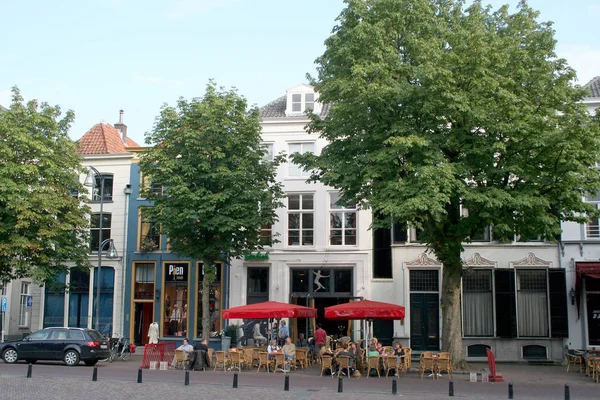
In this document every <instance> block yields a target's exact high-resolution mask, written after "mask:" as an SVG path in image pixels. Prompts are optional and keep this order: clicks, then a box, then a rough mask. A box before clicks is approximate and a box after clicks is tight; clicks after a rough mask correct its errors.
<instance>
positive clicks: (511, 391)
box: [508, 383, 515, 399]
mask: <svg viewBox="0 0 600 400" xmlns="http://www.w3.org/2000/svg"><path fill="white" fill-rule="evenodd" d="M514 395H515V394H514V392H513V384H512V383H509V384H508V398H509V399H514V398H515V397H514Z"/></svg>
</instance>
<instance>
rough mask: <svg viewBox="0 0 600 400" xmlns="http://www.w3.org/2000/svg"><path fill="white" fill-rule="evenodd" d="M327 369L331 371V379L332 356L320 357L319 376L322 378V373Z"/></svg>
mask: <svg viewBox="0 0 600 400" xmlns="http://www.w3.org/2000/svg"><path fill="white" fill-rule="evenodd" d="M326 369H328V370H329V371H331V377H332V378H333V375H334V373H333V357H332V356H321V376H323V371H325V370H326Z"/></svg>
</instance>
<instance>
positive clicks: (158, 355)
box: [140, 342, 176, 368]
mask: <svg viewBox="0 0 600 400" xmlns="http://www.w3.org/2000/svg"><path fill="white" fill-rule="evenodd" d="M175 347H176V345H175V342H161V343H158V344H147V345H146V346H144V356H143V358H142V365H141V366H140V368H150V362H151V361H156V362H157V363H160V362H162V361H166V362H168V363H171V361H172V360H173V358H174V357H175Z"/></svg>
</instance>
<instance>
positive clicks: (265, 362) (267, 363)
mask: <svg viewBox="0 0 600 400" xmlns="http://www.w3.org/2000/svg"><path fill="white" fill-rule="evenodd" d="M271 365H273V361H272V360H269V353H267V352H266V351H259V352H258V369H257V370H256V373H257V374H258V373H259V372H260V369H261V367H265V371H267V373H269V369H270V368H271Z"/></svg>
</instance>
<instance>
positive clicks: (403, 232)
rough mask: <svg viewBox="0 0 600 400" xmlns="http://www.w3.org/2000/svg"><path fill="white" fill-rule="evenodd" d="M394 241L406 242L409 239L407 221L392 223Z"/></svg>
mask: <svg viewBox="0 0 600 400" xmlns="http://www.w3.org/2000/svg"><path fill="white" fill-rule="evenodd" d="M392 231H393V232H392V242H393V243H406V242H407V241H408V225H407V224H406V222H395V223H394V225H392Z"/></svg>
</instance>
